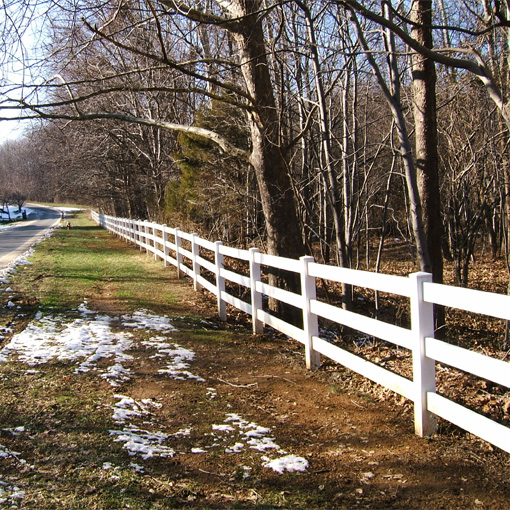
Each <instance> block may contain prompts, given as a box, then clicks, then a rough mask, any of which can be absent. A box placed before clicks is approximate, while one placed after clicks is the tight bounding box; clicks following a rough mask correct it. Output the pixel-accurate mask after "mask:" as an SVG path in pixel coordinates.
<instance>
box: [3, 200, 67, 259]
mask: <svg viewBox="0 0 510 510" xmlns="http://www.w3.org/2000/svg"><path fill="white" fill-rule="evenodd" d="M27 208H29V209H31V210H32V211H33V212H34V214H33V215H30V217H29V220H28V221H24V222H22V223H20V224H19V226H15V227H12V228H9V229H7V230H0V269H3V268H4V267H6V266H7V265H8V264H9V262H11V261H12V260H14V259H15V258H16V257H19V256H20V255H22V254H23V253H25V252H26V251H27V250H28V249H29V248H30V246H31V245H32V244H33V243H34V242H35V241H36V240H37V239H38V238H39V237H41V236H42V235H43V234H45V233H46V232H47V231H48V229H50V228H51V227H53V226H54V225H56V224H57V223H58V222H59V221H60V211H56V210H55V209H52V208H51V207H43V206H39V205H27Z"/></svg>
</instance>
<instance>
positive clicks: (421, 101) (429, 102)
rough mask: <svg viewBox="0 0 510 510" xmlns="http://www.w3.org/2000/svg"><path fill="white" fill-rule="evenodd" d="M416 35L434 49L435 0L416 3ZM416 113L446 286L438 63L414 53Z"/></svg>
mask: <svg viewBox="0 0 510 510" xmlns="http://www.w3.org/2000/svg"><path fill="white" fill-rule="evenodd" d="M411 21H412V22H413V28H412V36H413V38H414V39H416V40H417V41H418V42H419V43H420V44H421V45H423V46H425V47H427V48H432V46H433V44H432V0H413V5H412V9H411ZM412 77H413V113H414V122H415V140H416V145H415V152H416V170H417V174H418V189H419V193H420V199H421V205H422V210H423V228H424V230H425V237H426V240H427V247H428V251H429V257H430V264H431V267H430V269H428V270H429V271H431V272H432V277H433V281H434V282H436V283H443V253H442V239H443V235H444V230H443V223H442V218H441V200H440V195H439V156H438V152H437V119H436V68H435V63H434V62H433V61H432V60H430V59H428V58H426V57H424V56H423V55H420V54H418V53H413V57H412ZM443 325H444V309H443V308H441V307H437V309H436V327H441V326H443Z"/></svg>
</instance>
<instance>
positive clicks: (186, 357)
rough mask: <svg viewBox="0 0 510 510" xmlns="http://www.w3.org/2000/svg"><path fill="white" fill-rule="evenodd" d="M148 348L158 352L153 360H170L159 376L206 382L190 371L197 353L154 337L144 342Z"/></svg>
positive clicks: (164, 339)
mask: <svg viewBox="0 0 510 510" xmlns="http://www.w3.org/2000/svg"><path fill="white" fill-rule="evenodd" d="M142 343H143V345H145V346H146V347H150V348H153V349H156V350H157V352H156V354H154V355H153V356H151V357H152V358H170V360H171V361H170V362H169V363H168V364H167V366H166V368H160V369H159V370H158V374H166V375H169V376H170V377H172V378H173V379H178V380H185V379H195V380H197V381H199V382H205V379H204V378H203V377H200V376H199V375H195V374H192V373H191V372H190V371H189V370H188V369H189V368H190V363H191V362H192V361H193V359H194V358H195V353H194V352H193V351H191V350H190V349H186V348H184V347H182V346H181V345H179V344H176V343H172V344H170V343H168V342H167V339H166V338H165V337H159V336H157V337H153V338H151V339H149V340H145V341H144V342H142Z"/></svg>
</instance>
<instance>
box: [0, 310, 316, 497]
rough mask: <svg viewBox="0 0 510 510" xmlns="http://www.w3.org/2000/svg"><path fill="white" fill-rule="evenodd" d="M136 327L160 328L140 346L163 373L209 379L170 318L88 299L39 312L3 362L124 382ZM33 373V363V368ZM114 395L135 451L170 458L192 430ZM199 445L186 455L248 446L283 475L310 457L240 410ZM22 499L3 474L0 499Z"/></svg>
mask: <svg viewBox="0 0 510 510" xmlns="http://www.w3.org/2000/svg"><path fill="white" fill-rule="evenodd" d="M73 315H74V316H73ZM134 330H143V331H144V332H147V333H148V334H149V335H150V333H151V332H155V333H157V334H156V335H155V336H150V337H149V338H146V339H144V340H142V341H141V345H142V346H144V347H145V348H147V349H149V350H151V351H154V352H155V354H153V355H152V356H151V357H152V358H156V359H158V360H161V361H162V363H163V364H165V368H163V369H160V370H158V373H160V374H164V375H166V376H167V377H171V378H173V379H176V380H186V379H192V380H195V381H198V382H206V381H205V379H204V378H202V377H200V376H197V375H195V374H193V373H192V372H191V371H190V368H191V363H192V361H193V359H194V358H195V353H194V352H193V351H191V350H190V349H187V348H184V347H182V346H180V345H178V344H177V343H175V342H173V341H172V340H171V338H169V336H168V335H169V334H171V333H172V332H175V331H177V330H176V328H175V327H174V326H173V325H172V324H171V320H170V319H169V318H168V317H162V316H158V315H154V314H152V313H150V312H149V311H147V310H139V311H137V312H135V313H133V314H129V315H128V314H126V315H122V316H120V317H116V316H113V317H112V316H107V315H103V314H99V313H97V312H94V311H92V310H90V309H89V307H88V304H87V302H86V300H85V301H84V302H83V303H82V304H81V305H80V306H79V307H78V309H77V310H75V311H74V312H72V313H70V314H69V316H63V315H51V314H50V315H43V314H42V313H41V312H39V313H38V314H37V315H36V316H35V318H34V320H33V321H32V322H31V323H30V324H29V325H28V326H27V327H26V328H25V330H24V331H22V332H21V333H18V334H16V335H14V336H13V337H12V339H11V341H10V342H9V343H8V344H7V345H6V346H5V347H4V348H3V349H2V350H0V363H3V362H16V361H17V362H22V363H26V364H27V365H28V366H29V367H35V366H41V365H44V364H45V363H47V362H50V361H52V360H59V361H63V362H69V363H71V364H73V365H74V366H75V373H77V374H80V373H85V372H92V373H96V374H97V375H98V377H101V378H104V379H105V380H107V381H108V382H109V384H110V385H111V386H112V387H118V386H120V385H121V384H122V383H123V382H125V381H127V380H129V379H130V378H131V377H132V371H131V366H132V365H133V363H134V361H133V356H132V355H131V354H129V351H130V350H131V349H132V348H133V346H134V332H133V331H134ZM162 334H164V335H165V336H163V335H162ZM33 372H34V369H33V368H31V369H27V373H33ZM204 392H205V396H206V397H208V398H210V399H214V398H216V397H217V390H216V389H215V388H212V387H204ZM113 396H114V398H115V399H116V400H117V402H116V403H115V405H114V406H112V410H113V414H112V421H113V422H114V423H115V424H116V425H117V426H118V428H115V429H111V430H110V431H109V434H110V435H111V436H112V440H113V441H114V442H121V443H123V448H124V449H126V450H127V452H128V453H129V455H131V456H133V457H139V458H141V459H142V460H147V459H150V458H154V457H160V458H168V457H172V456H174V455H175V454H176V452H177V449H176V448H178V447H177V445H176V443H179V441H178V439H179V438H180V437H183V436H190V435H191V433H192V428H191V427H186V428H182V429H180V430H178V431H176V432H175V433H172V434H170V433H167V432H162V431H160V430H157V426H156V425H155V424H154V420H155V418H156V417H157V413H158V410H159V409H160V408H161V404H160V403H158V402H157V401H155V400H152V399H143V400H140V401H137V400H135V399H133V398H132V397H130V396H129V395H123V394H114V395H113ZM135 420H139V421H143V427H144V428H140V427H139V426H138V425H137V424H135V423H133V421H135ZM23 432H24V429H23V428H19V429H16V430H13V431H12V433H13V434H18V433H23ZM200 443H202V444H200V445H196V446H193V447H191V448H189V451H188V452H187V453H193V454H207V453H208V452H209V451H211V449H216V448H218V449H221V450H223V452H224V453H226V454H239V453H241V452H243V451H247V450H248V449H250V450H254V451H255V452H258V453H259V454H260V457H259V459H260V463H261V464H260V465H262V466H263V467H266V468H269V469H273V470H274V471H275V472H278V473H284V472H286V471H289V472H292V471H302V472H304V471H306V470H307V468H308V462H307V460H306V459H304V458H303V457H297V456H295V455H289V454H288V453H287V452H286V451H284V450H283V449H282V448H281V447H280V446H279V445H278V444H277V443H276V440H275V438H274V437H273V436H272V432H271V429H270V428H268V427H262V426H260V425H258V424H257V423H255V422H252V421H248V420H246V419H245V418H243V417H242V416H240V415H239V414H236V413H229V414H227V415H226V416H225V419H224V422H223V423H220V424H211V432H210V433H208V434H206V435H205V436H204V437H203V438H201V439H200ZM183 449H184V447H182V446H180V447H179V453H186V451H183ZM6 456H10V457H14V458H16V459H17V460H18V461H19V462H24V461H23V460H22V459H21V458H20V454H18V453H16V452H10V451H9V450H7V449H6V448H5V447H3V446H1V445H0V459H1V458H2V457H6ZM112 467H113V466H111V465H109V464H108V463H105V465H103V469H110V468H112ZM131 467H133V468H134V469H136V471H137V472H143V466H140V465H138V464H134V463H132V464H131ZM115 469H116V468H115ZM243 469H244V476H245V477H248V476H250V472H251V469H252V468H251V467H247V466H244V467H243ZM22 497H23V492H22V491H21V490H20V489H18V488H17V487H14V486H12V487H11V486H8V485H7V484H4V483H3V482H2V480H1V478H0V504H1V503H2V502H5V501H10V502H12V501H14V500H15V499H16V498H22Z"/></svg>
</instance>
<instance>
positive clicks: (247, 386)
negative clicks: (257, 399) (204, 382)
mask: <svg viewBox="0 0 510 510" xmlns="http://www.w3.org/2000/svg"><path fill="white" fill-rule="evenodd" d="M217 379H218V381H221V382H222V383H225V384H228V385H229V386H233V387H234V388H249V387H250V386H257V384H258V383H256V382H255V383H251V384H233V383H231V382H228V381H224V380H223V379H220V378H219V377H217Z"/></svg>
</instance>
